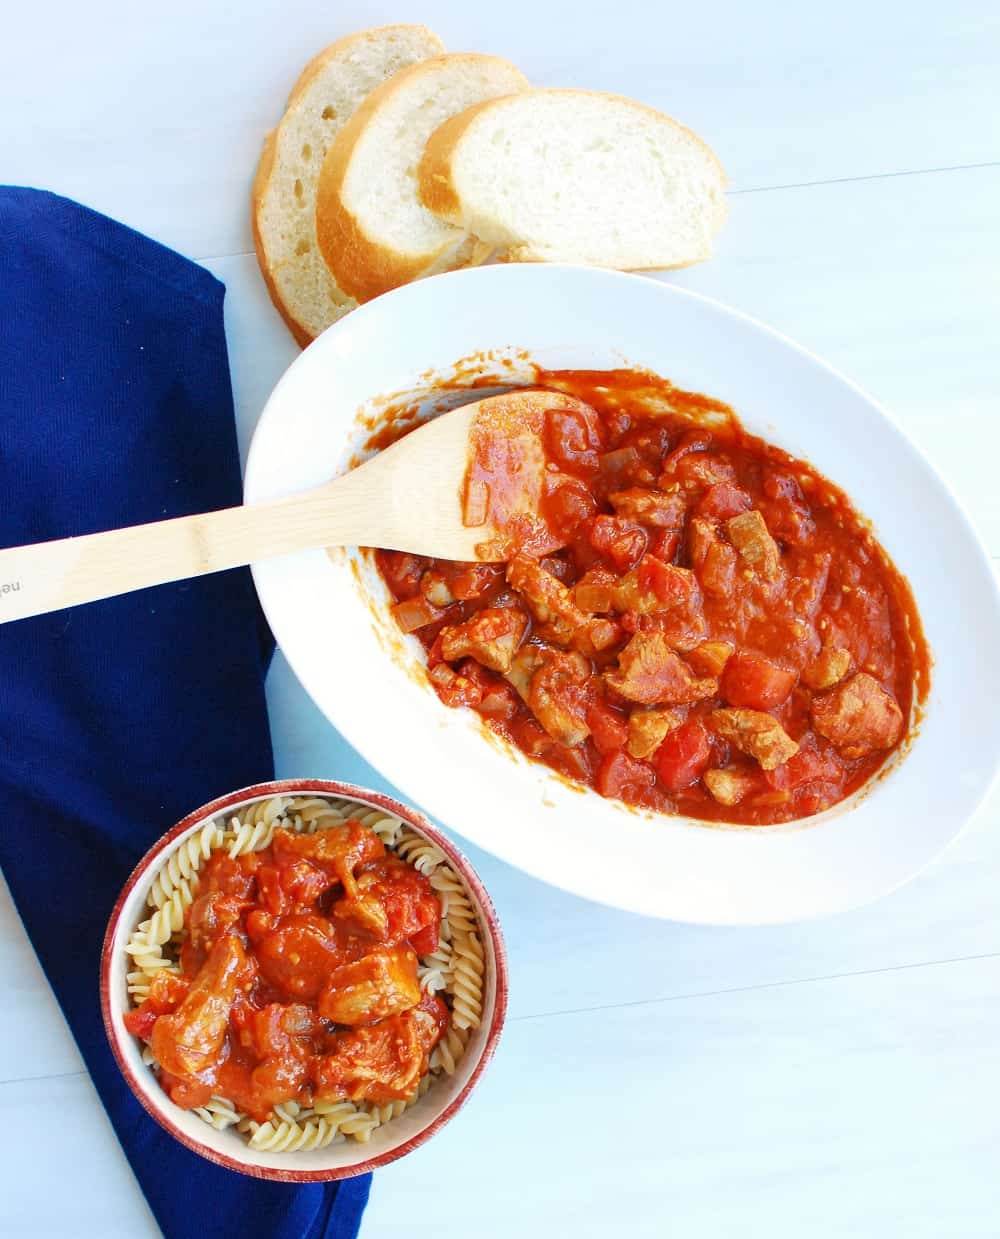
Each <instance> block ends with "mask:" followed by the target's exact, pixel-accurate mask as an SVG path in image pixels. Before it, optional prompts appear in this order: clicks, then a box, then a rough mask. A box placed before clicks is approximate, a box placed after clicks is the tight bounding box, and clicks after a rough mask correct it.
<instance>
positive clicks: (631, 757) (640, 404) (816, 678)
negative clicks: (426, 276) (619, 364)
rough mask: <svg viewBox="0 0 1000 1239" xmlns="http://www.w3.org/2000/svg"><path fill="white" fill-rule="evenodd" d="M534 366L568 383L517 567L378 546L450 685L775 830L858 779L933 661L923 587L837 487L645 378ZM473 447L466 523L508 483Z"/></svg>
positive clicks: (511, 737) (556, 748)
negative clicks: (918, 593) (916, 589)
mask: <svg viewBox="0 0 1000 1239" xmlns="http://www.w3.org/2000/svg"><path fill="white" fill-rule="evenodd" d="M539 385H540V386H542V387H546V388H552V389H558V390H560V391H561V392H564V393H568V395H569V397H570V398H569V399H566V400H563V401H562V402H561V407H558V408H555V409H550V410H549V411H548V412H546V413H545V414H544V419H543V423H541V424H540V432H541V437H542V442H543V443H544V456H545V460H544V483H543V486H542V495H541V500H540V503H539V511H538V513H537V517H538V519H537V520H536V521H535V522H534V524H533V526H532V528H531V530H530V531H529V535H530V536H521V537H520V539H519V542H518V541H517V540H515V543H512V545H511V546H510V547H509V548H508V555H509V558H508V560H507V562H506V563H503V564H467V563H466V564H457V563H450V562H444V561H436V560H431V559H425V558H421V557H418V556H414V555H407V554H401V553H396V552H378V553H377V563H378V566H379V569H380V571H381V573H382V575H383V577H384V579H385V581H386V583H387V584H388V587H389V589H390V591H391V593H392V595H393V597H394V598H395V600H396V604H395V606H394V608H393V611H394V615H395V617H396V620H397V621H398V623H399V625H400V626H401V627H402V628H403V629H404V631H407V632H413V633H415V635H416V636H417V637H419V639H420V640H421V642H422V643H423V645H424V647H425V649H426V651H427V664H428V674H429V677H430V681H431V683H432V685H433V686H434V689H435V690H436V692H437V693H438V695H439V696H440V698H441V700H442V701H443V702H444V703H445V704H446V705H449V706H466V707H469V708H471V709H473V710H475V711H477V712H478V713H479V714H480V715H481V716H482V718H483V719H484V720H485V722H486V724H487V725H488V726H489V727H490V728H491V729H492V730H493V731H495V732H497V733H499V734H500V735H501V736H503V737H505V738H506V739H507V740H508V741H509V742H510V743H512V744H513V745H515V746H516V747H517V748H519V749H520V750H522V751H523V752H524V753H526V754H527V755H528V756H530V757H532V758H534V759H536V760H538V761H541V762H544V763H545V764H547V765H548V766H551V767H552V768H554V769H555V770H557V771H559V772H560V773H561V774H562V775H564V776H567V777H569V778H571V779H573V780H578V781H579V782H580V783H583V784H586V785H587V786H589V787H592V788H594V789H596V790H597V791H598V792H599V793H600V794H601V795H603V796H607V797H614V798H617V799H620V800H623V801H625V802H627V803H630V804H634V805H639V806H643V807H646V808H652V809H655V810H660V811H663V812H668V813H680V814H686V815H690V816H692V817H696V818H702V819H710V820H721V821H730V822H745V823H751V824H757V825H767V824H772V823H776V822H783V821H788V820H790V819H793V818H800V817H805V816H809V815H811V814H815V813H817V812H819V811H821V810H823V809H826V808H828V807H830V806H831V805H834V804H836V803H837V802H838V801H840V800H842V799H844V798H845V797H846V796H848V795H849V794H850V793H851V792H853V791H854V790H855V789H857V788H858V787H860V786H861V785H862V784H863V783H865V781H866V780H868V779H869V778H870V777H871V776H872V775H873V774H874V773H875V771H877V770H878V768H879V767H880V766H882V765H883V763H884V762H885V761H886V758H887V757H888V756H889V755H890V754H891V753H892V752H893V751H894V750H895V749H896V748H897V747H898V746H899V745H900V743H901V742H902V741H903V739H904V737H905V736H906V735H907V733H908V731H909V729H910V727H911V724H912V722H913V719H914V715H915V712H916V709H917V707H918V705H919V702H920V700H922V698H923V696H924V695H925V694H926V690H927V682H928V667H929V657H928V652H927V648H926V645H925V643H924V639H923V635H922V632H921V628H920V623H919V619H918V616H917V613H916V610H915V607H914V602H913V598H912V595H911V593H910V590H909V587H908V585H907V582H906V581H905V579H904V578H903V577H902V576H901V575H900V574H899V573H898V572H897V571H896V569H895V568H894V566H893V565H892V563H891V561H890V560H889V558H888V556H887V555H886V553H885V551H884V550H883V549H882V547H881V546H880V545H879V543H878V542H877V540H876V538H875V536H874V534H873V533H872V531H871V529H870V528H869V527H868V526H867V524H866V522H865V521H864V520H863V518H862V517H860V516H859V515H858V513H857V512H856V511H855V510H854V508H853V507H852V505H851V503H850V501H849V500H848V498H847V497H846V496H845V494H844V493H843V492H842V491H841V490H839V489H838V488H837V487H836V486H834V485H833V484H832V483H830V482H829V481H827V479H826V478H824V477H823V476H821V475H820V474H819V473H818V472H817V471H816V470H815V469H813V468H812V467H811V466H810V465H808V464H807V463H805V462H804V461H801V460H796V459H794V458H793V457H791V456H789V455H788V454H787V453H785V452H783V451H781V450H779V449H778V448H776V447H773V446H771V445H769V444H767V443H766V442H764V441H763V440H761V439H759V438H757V437H755V436H753V435H751V434H748V433H747V432H746V431H745V430H744V429H743V428H742V426H741V425H740V423H739V421H738V419H737V418H736V417H735V416H734V415H733V414H732V412H731V411H730V410H729V409H728V408H727V407H726V406H724V405H722V404H720V403H719V402H717V401H713V400H711V399H708V398H706V397H703V396H697V395H694V394H692V393H688V392H683V391H680V390H679V389H677V388H674V387H672V386H671V385H670V384H669V383H666V382H665V381H663V380H658V379H655V378H653V377H652V376H650V375H647V374H643V373H640V372H634V371H614V372H559V373H548V374H540V375H539ZM505 453H506V455H505V457H504V459H505V460H506V461H507V465H508V466H509V465H510V455H511V450H510V445H509V441H508V442H507V443H506V446H505ZM479 463H480V464H482V461H480V462H479ZM476 466H477V462H476V461H475V460H474V461H473V465H472V468H470V476H469V479H468V483H467V491H466V512H467V515H469V516H470V517H471V518H472V519H471V520H470V523H475V520H476V519H481V517H482V507H483V503H484V498H483V497H484V495H488V494H489V490H490V486H492V485H495V484H496V482H497V479H496V477H493V478H490V476H489V469H488V468H486V467H484V468H481V469H478V470H477V467H476ZM484 478H485V482H484ZM521 532H522V535H523V534H524V531H523V530H522V531H521ZM555 546H558V547H559V549H552V548H553V547H555Z"/></svg>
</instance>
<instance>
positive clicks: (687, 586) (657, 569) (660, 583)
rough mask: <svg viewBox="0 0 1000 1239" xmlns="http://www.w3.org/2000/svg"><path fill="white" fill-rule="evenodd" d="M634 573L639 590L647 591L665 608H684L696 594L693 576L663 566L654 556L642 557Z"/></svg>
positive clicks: (660, 560)
mask: <svg viewBox="0 0 1000 1239" xmlns="http://www.w3.org/2000/svg"><path fill="white" fill-rule="evenodd" d="M635 573H636V579H637V582H638V584H639V588H640V589H642V590H648V591H649V592H650V593H652V594H653V595H654V596H655V597H656V598H658V599H659V600H660V602H662V603H663V604H664V605H665V606H670V607H672V606H684V605H686V604H688V603H690V602H691V601H692V600H693V596H694V595H697V593H698V586H697V583H696V581H695V579H694V576H693V575H692V574H691V573H690V572H689V571H688V570H687V569H686V568H675V567H674V566H673V564H665V563H664V562H663V560H662V559H657V557H656V556H655V555H643V557H642V559H641V560H640V561H639V563H638V565H637V567H636V570H635Z"/></svg>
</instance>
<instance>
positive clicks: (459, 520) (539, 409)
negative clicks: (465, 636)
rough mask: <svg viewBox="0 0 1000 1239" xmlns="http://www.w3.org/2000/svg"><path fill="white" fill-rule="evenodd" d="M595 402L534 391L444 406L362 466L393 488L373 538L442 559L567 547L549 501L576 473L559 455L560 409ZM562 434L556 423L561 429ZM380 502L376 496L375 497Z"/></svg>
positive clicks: (384, 487)
mask: <svg viewBox="0 0 1000 1239" xmlns="http://www.w3.org/2000/svg"><path fill="white" fill-rule="evenodd" d="M581 410H586V412H587V413H588V414H590V415H591V416H593V412H592V410H590V409H589V408H588V407H587V406H586V405H584V404H583V403H582V402H581V401H579V400H575V399H574V398H573V397H571V396H567V395H564V394H563V393H561V392H551V391H542V390H539V389H528V390H524V391H512V392H505V393H503V394H502V395H497V396H489V397H487V398H486V399H484V400H478V401H475V402H474V403H472V404H467V405H463V406H462V407H460V408H457V409H453V410H451V411H450V412H448V413H443V414H441V415H440V416H439V417H436V418H434V419H433V420H432V421H430V422H427V423H426V424H425V425H423V426H421V427H419V428H418V429H417V430H414V431H413V432H412V433H410V434H408V435H406V437H405V438H403V439H400V440H399V441H398V442H397V443H394V444H393V445H392V446H391V447H389V448H386V449H385V450H384V451H383V452H380V453H379V455H378V456H376V457H374V458H373V459H372V460H371V461H369V462H368V463H367V464H365V465H364V466H362V468H361V469H360V470H358V471H357V472H358V473H359V474H364V475H366V476H367V477H368V478H369V479H370V481H371V483H372V485H373V486H375V485H378V494H379V495H381V496H386V495H387V496H388V497H389V503H388V504H386V505H384V506H383V508H382V512H381V517H382V519H381V521H380V522H376V521H375V520H374V518H373V521H372V533H373V535H377V536H373V537H372V539H371V544H372V545H377V546H380V547H382V548H384V549H386V550H398V551H409V552H411V553H413V554H418V555H427V556H429V557H431V558H435V559H452V560H459V561H465V562H475V561H477V560H478V561H481V562H494V563H495V562H499V561H503V560H507V559H509V558H511V557H512V556H513V555H514V554H516V553H517V552H518V551H519V550H523V551H526V552H527V553H528V554H531V555H535V556H538V555H544V554H547V553H549V552H551V551H554V550H556V549H558V548H559V547H560V546H564V545H565V543H566V538H565V536H564V535H563V534H562V533H561V532H560V531H559V530H558V529H557V528H555V527H554V526H553V524H552V522H551V519H550V513H549V504H548V500H549V499H550V497H551V496H552V495H553V494H554V493H555V492H556V491H557V490H558V489H559V488H560V487H561V486H563V485H566V484H567V483H568V482H571V481H572V480H573V479H572V478H571V477H570V476H568V475H567V474H565V473H564V472H563V471H562V470H561V469H560V468H559V467H558V465H557V464H556V463H555V462H554V461H553V460H552V457H551V451H550V443H551V441H552V437H553V429H552V423H551V421H550V419H551V417H552V416H553V415H556V416H558V415H560V414H561V415H563V416H569V417H579V416H580V411H581ZM556 433H558V431H556ZM372 501H373V502H375V499H374V496H373V500H372Z"/></svg>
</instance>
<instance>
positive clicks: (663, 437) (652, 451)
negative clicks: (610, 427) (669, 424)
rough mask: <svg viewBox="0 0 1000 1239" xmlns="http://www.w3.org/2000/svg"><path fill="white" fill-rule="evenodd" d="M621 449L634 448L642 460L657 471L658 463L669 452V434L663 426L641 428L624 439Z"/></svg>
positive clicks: (632, 431)
mask: <svg viewBox="0 0 1000 1239" xmlns="http://www.w3.org/2000/svg"><path fill="white" fill-rule="evenodd" d="M621 446H622V447H634V448H635V450H636V451H637V452H638V453H639V455H640V456H641V457H642V458H643V460H644V461H645V462H646V463H647V464H649V465H652V466H654V468H656V469H657V471H659V468H660V461H661V460H662V459H663V457H664V456H666V455H667V453H668V452H669V451H670V433H669V431H668V430H667V429H666V427H665V426H643V427H641V428H640V429H638V430H631V431H629V433H628V434H627V435H626V436H625V437H624V439H623V440H622V443H621Z"/></svg>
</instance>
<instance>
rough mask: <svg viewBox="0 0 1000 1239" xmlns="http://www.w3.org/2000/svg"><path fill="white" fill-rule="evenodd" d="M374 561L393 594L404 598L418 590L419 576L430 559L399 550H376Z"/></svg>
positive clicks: (416, 592) (411, 595)
mask: <svg viewBox="0 0 1000 1239" xmlns="http://www.w3.org/2000/svg"><path fill="white" fill-rule="evenodd" d="M375 562H376V563H377V564H378V568H379V571H380V572H381V573H382V575H383V576H384V577H385V581H386V584H387V585H388V586H389V588H390V589H391V590H392V592H393V594H394V595H395V596H396V597H397V598H398V599H404V598H412V597H413V596H414V594H418V593H419V592H420V578H421V577H422V576H423V575H424V572H425V571H426V569H427V565H428V563H429V562H430V561H428V560H426V559H423V558H422V557H421V556H419V555H406V554H403V552H401V551H376V552H375Z"/></svg>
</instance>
